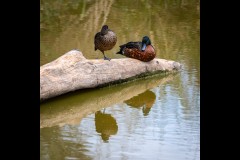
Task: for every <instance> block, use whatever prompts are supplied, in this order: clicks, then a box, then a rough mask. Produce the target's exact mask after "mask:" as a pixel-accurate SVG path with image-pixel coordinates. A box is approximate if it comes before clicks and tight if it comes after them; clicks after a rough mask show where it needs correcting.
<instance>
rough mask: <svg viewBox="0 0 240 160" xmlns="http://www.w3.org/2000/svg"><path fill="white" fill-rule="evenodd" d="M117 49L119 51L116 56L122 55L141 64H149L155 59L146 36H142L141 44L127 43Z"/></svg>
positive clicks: (153, 51)
mask: <svg viewBox="0 0 240 160" xmlns="http://www.w3.org/2000/svg"><path fill="white" fill-rule="evenodd" d="M119 47H120V51H119V52H117V54H122V55H124V56H126V57H129V58H134V59H138V60H140V61H143V62H149V61H151V60H153V59H154V58H155V57H156V53H155V50H154V48H153V46H152V44H151V41H150V39H149V37H148V36H144V37H143V38H142V42H128V43H126V44H123V45H121V46H119Z"/></svg>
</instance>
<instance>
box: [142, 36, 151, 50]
mask: <svg viewBox="0 0 240 160" xmlns="http://www.w3.org/2000/svg"><path fill="white" fill-rule="evenodd" d="M150 44H151V41H150V39H149V37H148V36H144V37H143V39H142V51H145V49H146V47H147V45H150Z"/></svg>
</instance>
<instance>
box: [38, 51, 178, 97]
mask: <svg viewBox="0 0 240 160" xmlns="http://www.w3.org/2000/svg"><path fill="white" fill-rule="evenodd" d="M181 66H182V65H181V64H180V63H178V62H175V61H170V60H165V59H158V58H155V59H153V60H152V61H150V62H141V61H139V60H136V59H132V58H121V59H111V61H108V60H103V59H86V58H85V57H84V56H83V54H82V52H80V51H77V50H71V51H69V52H67V53H65V54H64V55H62V56H61V57H59V58H58V59H56V60H54V61H52V62H50V63H47V64H45V65H43V66H41V67H40V101H43V100H46V99H49V98H52V97H55V96H58V95H61V94H64V93H68V92H71V91H75V90H79V89H86V88H95V87H103V86H106V85H110V84H115V83H121V82H125V81H128V80H131V79H134V78H136V77H142V76H146V75H149V74H154V73H159V72H174V71H178V70H180V69H181Z"/></svg>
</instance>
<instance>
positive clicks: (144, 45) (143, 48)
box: [142, 43, 147, 51]
mask: <svg viewBox="0 0 240 160" xmlns="http://www.w3.org/2000/svg"><path fill="white" fill-rule="evenodd" d="M146 46H147V45H146V43H143V45H142V51H145V49H146Z"/></svg>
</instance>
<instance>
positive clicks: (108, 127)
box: [95, 109, 118, 142]
mask: <svg viewBox="0 0 240 160" xmlns="http://www.w3.org/2000/svg"><path fill="white" fill-rule="evenodd" d="M95 127H96V132H97V133H100V134H101V137H102V140H103V141H104V142H108V140H109V137H110V136H111V135H115V134H117V131H118V125H117V122H116V119H115V118H114V117H112V116H111V114H106V113H105V109H104V111H103V112H101V111H97V112H96V113H95Z"/></svg>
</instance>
